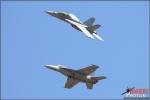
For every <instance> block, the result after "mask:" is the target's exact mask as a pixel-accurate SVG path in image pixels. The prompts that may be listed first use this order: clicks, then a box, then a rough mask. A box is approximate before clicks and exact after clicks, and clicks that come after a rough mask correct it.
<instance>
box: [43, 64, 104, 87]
mask: <svg viewBox="0 0 150 100" xmlns="http://www.w3.org/2000/svg"><path fill="white" fill-rule="evenodd" d="M45 67H46V68H48V69H51V70H54V71H57V72H60V73H62V74H63V75H65V76H67V77H68V78H67V82H66V83H65V88H68V89H70V88H72V87H73V86H74V85H76V84H77V83H79V82H84V83H86V86H87V88H88V89H92V88H93V85H94V84H96V83H97V82H98V81H99V80H103V79H106V77H105V76H99V77H94V72H95V71H96V69H97V68H98V66H97V65H91V66H89V67H86V68H82V69H79V70H74V69H70V68H67V67H65V66H63V65H46V66H45Z"/></svg>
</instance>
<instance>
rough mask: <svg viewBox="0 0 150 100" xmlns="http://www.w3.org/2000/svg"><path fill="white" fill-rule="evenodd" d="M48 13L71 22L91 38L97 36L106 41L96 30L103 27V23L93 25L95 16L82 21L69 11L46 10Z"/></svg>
mask: <svg viewBox="0 0 150 100" xmlns="http://www.w3.org/2000/svg"><path fill="white" fill-rule="evenodd" d="M46 13H47V14H49V15H51V16H53V17H56V18H58V19H60V20H63V21H65V22H67V23H69V24H70V25H71V26H72V27H73V28H75V29H77V30H79V31H81V32H83V33H84V34H85V35H86V36H87V37H89V38H91V39H95V37H96V38H98V39H99V40H101V41H104V40H103V39H102V38H101V37H100V36H98V34H97V32H96V29H98V28H99V27H101V25H99V24H96V25H93V23H94V21H95V18H93V17H92V18H89V19H88V20H87V21H85V22H84V23H82V22H81V21H80V20H79V19H78V18H77V17H76V16H75V15H74V14H72V13H69V12H56V11H46ZM94 36H95V37H94Z"/></svg>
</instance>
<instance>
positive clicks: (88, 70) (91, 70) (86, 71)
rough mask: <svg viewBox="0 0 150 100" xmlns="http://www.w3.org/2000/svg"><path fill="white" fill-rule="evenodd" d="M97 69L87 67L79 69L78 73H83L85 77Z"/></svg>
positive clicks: (93, 66) (92, 66)
mask: <svg viewBox="0 0 150 100" xmlns="http://www.w3.org/2000/svg"><path fill="white" fill-rule="evenodd" d="M97 68H98V66H97V65H91V66H89V67H86V68H82V69H79V70H78V71H79V72H81V73H84V74H86V75H89V74H91V73H92V72H94V71H95V70H96V69H97Z"/></svg>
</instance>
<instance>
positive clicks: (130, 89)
mask: <svg viewBox="0 0 150 100" xmlns="http://www.w3.org/2000/svg"><path fill="white" fill-rule="evenodd" d="M134 88H135V87H132V88H128V87H127V89H126V91H125V92H123V93H122V94H121V95H124V94H126V93H129V92H130V91H132V90H133V89H134Z"/></svg>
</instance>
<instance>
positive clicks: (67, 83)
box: [65, 78, 79, 89]
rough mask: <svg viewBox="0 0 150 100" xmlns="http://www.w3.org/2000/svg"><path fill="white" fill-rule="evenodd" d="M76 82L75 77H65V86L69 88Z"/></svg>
mask: <svg viewBox="0 0 150 100" xmlns="http://www.w3.org/2000/svg"><path fill="white" fill-rule="evenodd" d="M78 82H79V81H78V80H75V79H73V78H68V79H67V82H66V84H65V88H68V89H70V88H72V87H73V86H75V85H76V84H77V83H78Z"/></svg>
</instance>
